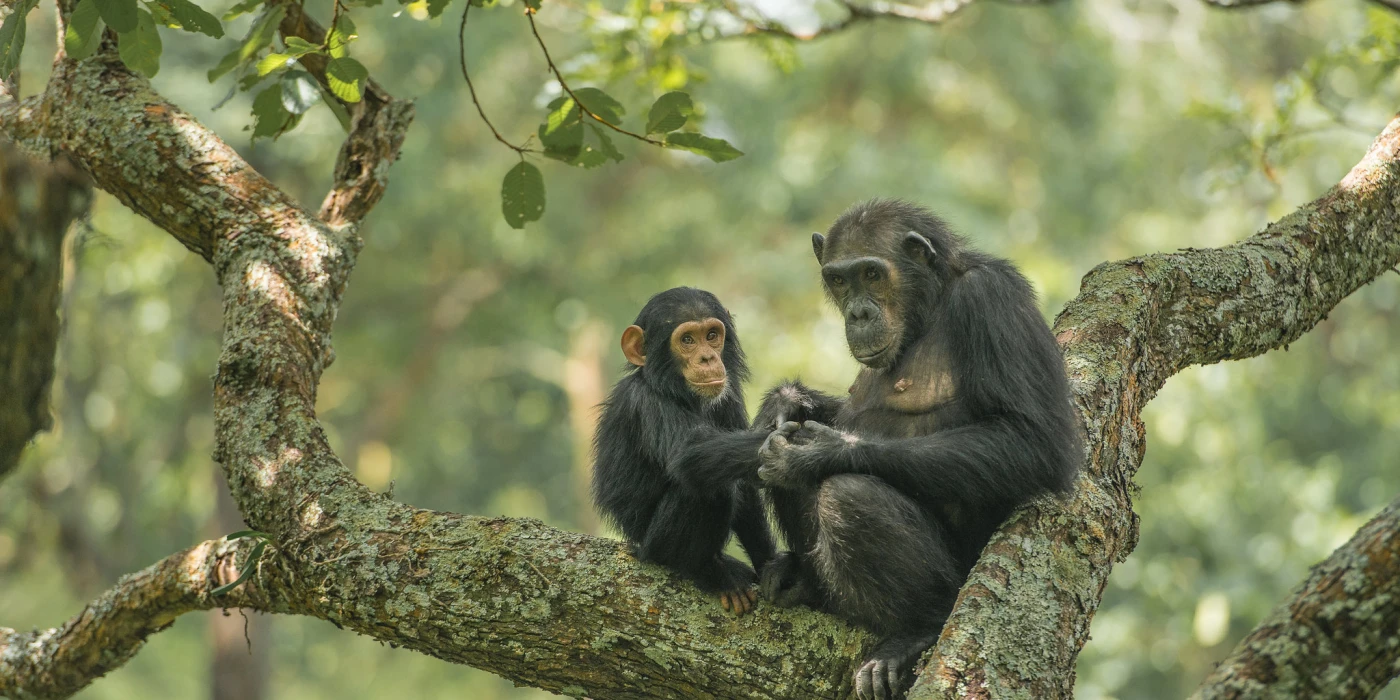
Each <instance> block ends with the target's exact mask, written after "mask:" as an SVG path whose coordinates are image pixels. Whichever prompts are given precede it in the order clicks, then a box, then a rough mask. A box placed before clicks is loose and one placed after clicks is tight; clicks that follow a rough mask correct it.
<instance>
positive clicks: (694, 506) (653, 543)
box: [636, 489, 753, 592]
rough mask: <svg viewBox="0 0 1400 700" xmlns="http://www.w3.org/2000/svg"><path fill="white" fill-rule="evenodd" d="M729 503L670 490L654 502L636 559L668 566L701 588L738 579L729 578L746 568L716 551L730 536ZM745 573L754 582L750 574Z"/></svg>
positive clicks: (718, 587) (716, 587)
mask: <svg viewBox="0 0 1400 700" xmlns="http://www.w3.org/2000/svg"><path fill="white" fill-rule="evenodd" d="M732 507H733V506H732V504H731V503H728V502H727V501H725V500H721V499H706V498H697V497H696V496H695V494H692V493H687V492H685V491H684V490H683V489H672V490H671V491H670V492H668V493H667V494H666V495H665V496H662V497H661V502H660V503H659V504H657V506H656V511H655V512H654V513H653V514H652V517H651V523H650V525H648V526H647V533H646V537H645V538H643V539H642V541H641V542H640V543H638V545H637V550H636V551H637V558H639V559H641V560H642V561H649V562H652V563H655V564H661V565H663V566H667V567H670V568H671V569H674V570H675V571H678V572H680V573H681V574H683V575H685V576H686V577H687V578H689V579H690V580H692V581H694V582H695V584H696V585H697V586H699V587H700V588H701V589H702V590H705V591H710V592H716V591H723V590H728V589H729V588H730V587H731V586H733V585H736V584H737V583H738V582H737V581H735V580H732V579H733V578H734V575H735V574H737V573H738V569H739V568H742V569H748V567H747V566H745V565H743V563H742V562H739V561H738V560H735V559H733V558H732V557H721V555H720V552H721V550H723V549H724V543H725V542H727V541H728V540H729V520H730V518H731V517H732ZM736 565H737V566H736ZM748 578H749V580H750V581H752V580H753V575H752V574H749V575H748Z"/></svg>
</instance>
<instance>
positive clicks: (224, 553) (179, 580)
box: [0, 539, 287, 700]
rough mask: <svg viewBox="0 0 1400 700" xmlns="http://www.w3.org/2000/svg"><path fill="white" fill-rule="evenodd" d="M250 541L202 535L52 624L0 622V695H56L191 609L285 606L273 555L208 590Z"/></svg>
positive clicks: (111, 665)
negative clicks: (243, 575) (245, 575)
mask: <svg viewBox="0 0 1400 700" xmlns="http://www.w3.org/2000/svg"><path fill="white" fill-rule="evenodd" d="M253 546H254V545H253V543H252V541H251V540H246V539H245V540H236V541H233V542H228V541H225V540H210V541H208V542H204V543H202V544H199V545H196V546H194V547H191V548H190V549H187V550H185V551H183V552H179V553H176V554H172V555H170V556H169V557H166V558H165V559H163V560H161V561H159V562H157V563H155V564H153V565H151V566H149V567H147V568H145V569H143V570H141V571H138V572H136V573H134V574H128V575H127V576H124V577H122V579H121V580H120V581H118V582H117V584H116V586H114V587H112V589H111V590H109V591H107V592H106V593H104V594H103V595H102V597H101V598H98V599H97V600H95V601H93V602H91V603H89V604H88V605H87V606H86V607H84V608H83V611H82V612H80V613H78V614H77V615H75V616H73V618H72V619H70V620H68V622H66V623H64V624H63V625H61V626H59V627H54V628H51V629H46V630H32V631H29V632H19V631H16V630H12V629H9V628H7V627H0V697H7V698H11V699H12V700H39V699H41V698H64V697H68V696H69V695H72V694H73V693H76V692H78V691H79V690H81V689H82V688H83V687H85V686H87V684H89V683H91V682H92V681H93V680H94V679H96V678H99V677H101V676H103V675H105V674H106V673H107V672H108V671H111V670H113V669H115V668H118V667H120V666H121V665H122V664H124V663H126V662H127V660H129V659H130V658H131V657H132V656H134V655H135V654H136V652H137V651H140V649H141V646H142V645H144V644H145V643H146V638H147V637H149V636H150V635H152V634H155V633H156V632H160V631H161V630H164V629H165V628H167V627H169V626H170V625H171V624H172V623H173V622H174V621H175V618H176V617H178V616H180V615H181V614H184V613H186V612H190V611H192V610H208V609H210V608H217V607H245V608H253V609H256V610H265V611H268V612H285V611H287V607H286V606H285V605H284V604H282V602H281V599H282V597H283V596H284V592H283V590H282V588H281V581H280V579H278V577H277V576H276V575H275V574H276V569H277V564H276V560H277V557H276V556H275V554H274V555H272V556H268V555H264V556H263V557H262V559H261V561H262V573H263V575H262V576H261V577H260V578H259V580H260V581H263V582H270V583H271V584H272V585H270V586H264V585H260V584H259V583H257V582H254V583H251V584H244V585H241V586H239V587H238V588H236V589H234V590H233V591H232V592H230V593H229V594H227V595H225V596H220V597H217V598H215V597H213V596H211V595H210V592H211V591H213V590H214V589H215V588H218V587H219V586H221V585H224V584H227V583H230V582H232V581H234V580H236V579H237V578H238V571H239V569H240V568H241V567H242V566H243V564H244V562H246V561H247V558H248V554H249V550H250V549H252V547H253Z"/></svg>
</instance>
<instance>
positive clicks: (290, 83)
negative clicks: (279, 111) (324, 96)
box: [279, 70, 321, 114]
mask: <svg viewBox="0 0 1400 700" xmlns="http://www.w3.org/2000/svg"><path fill="white" fill-rule="evenodd" d="M279 83H280V84H281V86H282V108H283V109H285V110H287V111H288V112H291V113H292V114H306V111H307V110H309V109H311V108H312V107H314V106H316V103H317V102H318V101H320V99H321V86H320V85H317V84H316V79H315V78H313V77H311V74H310V73H307V72H306V71H304V70H290V71H287V72H286V73H283V74H282V79H281V80H280V81H279Z"/></svg>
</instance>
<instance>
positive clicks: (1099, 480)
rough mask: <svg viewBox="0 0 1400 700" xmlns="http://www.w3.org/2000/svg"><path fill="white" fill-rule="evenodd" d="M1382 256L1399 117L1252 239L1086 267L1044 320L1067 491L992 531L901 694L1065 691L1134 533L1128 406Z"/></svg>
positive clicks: (1136, 453)
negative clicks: (1064, 391) (1069, 426)
mask: <svg viewBox="0 0 1400 700" xmlns="http://www.w3.org/2000/svg"><path fill="white" fill-rule="evenodd" d="M1397 263H1400V119H1396V120H1394V121H1392V122H1391V123H1390V124H1389V125H1388V126H1387V127H1386V129H1385V131H1384V132H1383V133H1382V134H1381V135H1380V137H1379V138H1378V139H1377V140H1376V142H1375V143H1374V144H1373V145H1372V146H1371V149H1370V151H1369V152H1368V153H1367V154H1366V157H1365V158H1364V159H1363V160H1362V161H1361V162H1360V163H1359V164H1357V165H1356V167H1355V168H1353V169H1352V171H1351V172H1350V173H1349V174H1348V175H1347V176H1346V178H1345V179H1343V180H1342V181H1341V183H1339V184H1338V185H1337V186H1336V187H1334V188H1332V190H1331V191H1329V192H1328V193H1327V194H1325V195H1323V196H1322V197H1321V198H1319V199H1318V200H1316V201H1314V202H1312V203H1310V204H1308V205H1305V206H1303V207H1302V208H1300V209H1298V210H1297V211H1295V212H1293V213H1292V214H1290V215H1288V216H1286V217H1284V218H1283V219H1281V220H1279V221H1278V222H1276V223H1274V224H1271V225H1270V226H1268V227H1267V228H1265V229H1264V230H1263V231H1261V232H1259V233H1258V234H1256V235H1254V236H1251V237H1249V238H1247V239H1245V240H1243V241H1241V242H1239V243H1237V244H1235V245H1231V246H1227V247H1224V248H1219V249H1210V250H1188V251H1185V252H1180V253H1170V254H1162V255H1149V256H1145V257H1139V258H1131V259H1128V260H1123V261H1119V262H1113V263H1105V264H1103V265H1100V266H1098V267H1097V268H1095V269H1094V270H1093V271H1092V272H1090V273H1089V274H1088V275H1087V276H1086V277H1085V278H1084V282H1083V284H1082V286H1081V289H1080V294H1079V296H1078V297H1077V298H1075V299H1074V300H1073V301H1071V302H1070V303H1069V304H1068V305H1067V306H1066V307H1065V309H1064V310H1063V311H1062V312H1061V313H1060V315H1059V318H1058V319H1057V320H1056V322H1055V333H1056V336H1057V337H1058V338H1059V340H1060V345H1061V347H1062V348H1063V349H1064V353H1065V363H1066V366H1067V368H1068V370H1069V373H1070V379H1071V384H1072V387H1073V391H1074V401H1075V405H1076V406H1077V407H1078V408H1079V412H1080V416H1081V418H1082V421H1083V426H1084V429H1085V431H1086V433H1087V435H1088V439H1087V441H1086V443H1085V444H1086V447H1087V452H1088V454H1087V455H1086V457H1087V462H1086V469H1085V473H1084V475H1083V476H1082V477H1081V478H1080V480H1079V488H1078V490H1077V491H1076V492H1075V494H1074V495H1073V497H1072V498H1071V499H1070V500H1069V501H1068V502H1065V503H1059V502H1052V501H1047V502H1043V503H1039V504H1036V505H1035V506H1034V507H1031V508H1027V509H1025V510H1023V511H1022V512H1021V513H1019V514H1018V515H1016V516H1015V517H1014V518H1013V519H1012V520H1011V522H1010V523H1008V524H1007V526H1006V527H1004V528H1002V531H1001V532H1000V533H999V534H998V535H997V536H996V537H995V538H993V540H992V542H991V543H990V544H989V545H988V546H987V549H986V551H985V552H984V553H983V556H982V559H981V561H980V562H979V563H978V564H977V567H976V568H975V569H974V570H973V572H972V576H971V578H970V579H969V580H968V583H967V585H966V586H964V588H963V591H962V594H961V597H960V598H959V602H958V605H957V608H956V609H955V610H954V612H953V616H952V618H951V619H950V620H949V622H948V625H947V626H946V627H945V628H944V630H943V637H942V639H940V640H939V643H938V645H937V646H936V647H935V649H934V650H933V653H932V655H931V659H930V661H929V666H928V669H927V671H925V672H924V673H923V674H922V675H921V676H920V678H919V680H918V683H917V685H916V687H915V690H914V692H913V693H911V698H934V697H950V696H957V697H997V698H1007V697H1034V698H1045V697H1071V696H1072V689H1073V684H1074V668H1075V659H1076V657H1077V656H1078V653H1079V650H1080V648H1082V647H1083V645H1084V642H1085V641H1086V640H1087V639H1088V636H1089V622H1090V620H1091V619H1092V617H1093V613H1094V611H1095V610H1096V609H1097V608H1098V604H1099V600H1100V598H1101V596H1102V593H1103V587H1104V584H1105V582H1106V581H1107V578H1108V573H1109V570H1110V568H1111V566H1112V564H1113V562H1115V561H1121V560H1122V559H1123V558H1125V557H1126V556H1127V555H1128V554H1129V553H1130V552H1132V549H1133V547H1134V546H1135V545H1136V543H1137V516H1136V515H1135V514H1134V513H1133V512H1132V501H1131V493H1132V489H1133V486H1132V476H1133V474H1134V473H1135V472H1136V471H1137V468H1138V466H1139V465H1140V464H1141V463H1142V455H1143V449H1144V446H1145V442H1144V431H1143V426H1142V422H1141V420H1139V418H1138V416H1139V413H1140V412H1141V410H1142V407H1143V406H1144V405H1145V404H1146V403H1147V402H1148V401H1149V400H1151V398H1152V397H1153V396H1154V395H1155V394H1156V392H1157V390H1158V389H1160V388H1161V386H1162V384H1163V382H1165V381H1166V380H1167V379H1168V378H1169V377H1171V376H1172V375H1173V374H1175V373H1176V372H1178V371H1180V370H1182V369H1184V368H1186V367H1188V366H1190V365H1194V364H1208V363H1213V362H1219V361H1221V360H1231V359H1240V358H1245V357H1252V356H1254V355H1258V354H1261V353H1263V352H1266V351H1268V350H1270V349H1273V348H1277V347H1281V346H1284V345H1286V344H1288V343H1289V342H1292V341H1293V340H1296V339H1297V338H1298V337H1299V336H1301V335H1302V334H1303V333H1305V332H1307V331H1308V330H1309V329H1311V328H1312V327H1313V326H1314V325H1316V324H1317V323H1318V322H1319V321H1321V320H1322V319H1323V318H1325V317H1326V315H1327V313H1328V312H1329V311H1331V309H1332V308H1333V307H1334V306H1336V305H1337V303H1338V302H1340V301H1341V300H1342V299H1344V298H1345V297H1346V296H1347V295H1348V294H1351V293H1352V292H1353V291H1355V290H1356V289H1357V288H1359V287H1361V286H1362V285H1364V284H1366V283H1367V282H1370V281H1371V280H1373V279H1375V278H1376V277H1377V276H1379V275H1381V274H1382V273H1384V272H1386V271H1387V270H1389V269H1391V268H1393V267H1395V265H1396V264H1397Z"/></svg>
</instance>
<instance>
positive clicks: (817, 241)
mask: <svg viewBox="0 0 1400 700" xmlns="http://www.w3.org/2000/svg"><path fill="white" fill-rule="evenodd" d="M825 246H826V239H825V238H823V237H822V235H821V234H820V233H813V234H812V252H813V253H816V254H817V262H821V261H822V248H824V247H825Z"/></svg>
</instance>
